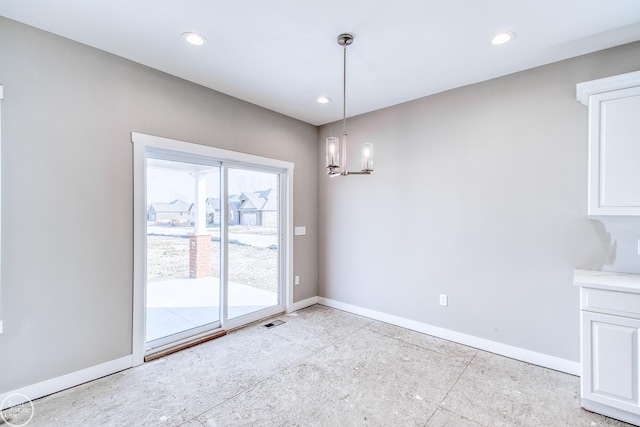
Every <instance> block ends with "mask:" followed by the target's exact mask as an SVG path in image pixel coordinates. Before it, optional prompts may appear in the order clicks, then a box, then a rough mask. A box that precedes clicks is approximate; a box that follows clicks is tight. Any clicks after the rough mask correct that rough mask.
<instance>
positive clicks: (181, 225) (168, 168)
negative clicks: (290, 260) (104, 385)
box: [145, 149, 284, 353]
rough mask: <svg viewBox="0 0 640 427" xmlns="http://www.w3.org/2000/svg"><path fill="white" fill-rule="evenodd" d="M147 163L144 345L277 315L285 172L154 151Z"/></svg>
mask: <svg viewBox="0 0 640 427" xmlns="http://www.w3.org/2000/svg"><path fill="white" fill-rule="evenodd" d="M145 162H146V164H145V170H146V176H145V181H146V182H145V194H146V251H145V253H146V260H145V263H146V280H145V285H146V292H145V342H146V344H145V351H146V352H147V353H152V352H154V350H157V349H159V348H166V347H167V346H170V345H171V344H172V343H179V342H182V341H185V340H188V339H189V338H190V337H195V336H199V335H202V334H206V333H208V332H212V331H215V330H217V329H223V328H229V327H236V326H238V325H241V324H242V323H248V322H252V321H255V320H257V319H259V318H261V317H267V316H270V315H272V314H275V313H277V312H278V311H282V310H283V308H284V301H283V299H284V298H283V286H282V285H281V283H282V282H283V280H282V272H281V270H282V266H283V265H284V263H283V260H282V256H281V250H282V244H281V242H283V239H282V238H281V234H282V228H283V226H282V224H283V221H282V214H281V210H282V206H283V204H282V203H281V197H280V191H281V190H280V189H281V187H282V186H283V183H284V176H283V175H284V171H282V170H278V169H274V168H269V167H264V166H260V165H255V164H242V163H238V162H226V161H224V160H221V159H217V158H213V157H206V156H201V155H198V156H194V155H190V154H189V153H180V152H175V151H168V150H154V149H149V150H147V152H146V156H145Z"/></svg>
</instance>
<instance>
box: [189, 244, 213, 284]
mask: <svg viewBox="0 0 640 427" xmlns="http://www.w3.org/2000/svg"><path fill="white" fill-rule="evenodd" d="M207 276H211V235H209V234H203V235H195V234H192V235H190V236H189V277H191V278H194V279H199V278H200V277H207Z"/></svg>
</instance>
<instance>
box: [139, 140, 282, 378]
mask: <svg viewBox="0 0 640 427" xmlns="http://www.w3.org/2000/svg"><path fill="white" fill-rule="evenodd" d="M131 142H132V144H133V194H134V200H133V335H132V345H131V349H132V359H133V360H132V363H133V366H137V365H140V364H142V363H143V362H144V356H145V325H144V322H145V316H144V310H145V300H146V295H145V291H146V290H145V282H144V280H145V275H146V271H145V270H146V262H145V253H146V222H145V214H146V206H145V204H146V185H145V175H146V162H145V158H146V157H147V152H149V151H176V152H179V153H182V155H185V153H186V156H193V157H194V158H197V157H200V156H202V157H207V158H215V159H216V160H220V161H222V162H226V163H227V164H229V165H231V164H237V165H241V166H244V167H251V168H255V169H257V170H259V169H261V168H263V167H266V168H269V169H281V170H282V178H281V182H282V181H284V182H282V184H283V185H282V188H281V191H282V194H281V202H280V203H281V209H282V212H283V218H282V224H283V228H282V233H281V239H282V241H283V243H284V245H283V246H284V251H283V253H282V256H283V262H282V265H281V268H283V270H282V271H283V276H284V277H283V280H282V286H283V287H284V289H283V294H282V295H283V297H284V300H283V301H282V302H283V307H284V309H285V310H287V311H289V310H290V309H291V307H293V173H294V164H293V163H292V162H288V161H284V160H278V159H272V158H268V157H261V156H257V155H253V154H247V153H241V152H237V151H231V150H225V149H221V148H216V147H211V146H208V145H201V144H194V143H191V142H186V141H180V140H175V139H169V138H163V137H158V136H153V135H148V134H143V133H138V132H132V133H131ZM255 320H258V319H255ZM255 320H254V321H255ZM229 323H232V322H229ZM227 326H228V327H233V324H229V325H227Z"/></svg>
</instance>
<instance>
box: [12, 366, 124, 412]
mask: <svg viewBox="0 0 640 427" xmlns="http://www.w3.org/2000/svg"><path fill="white" fill-rule="evenodd" d="M132 362H133V360H132V358H131V355H129V356H124V357H121V358H119V359H115V360H110V361H109V362H105V363H101V364H99V365H96V366H91V367H89V368H86V369H82V370H80V371H75V372H71V373H70V374H66V375H62V376H60V377H56V378H51V379H50V380H46V381H42V382H39V383H36V384H32V385H28V386H26V387H22V388H19V389H17V390H13V391H8V392H6V393H1V394H0V402H3V401H5V400H7V402H5V405H7V407H8V404H9V402H10V403H11V404H12V405H16V404H20V403H23V402H26V401H27V400H26V399H25V398H27V399H29V400H35V399H38V398H40V397H44V396H48V395H50V394H52V393H56V392H58V391H62V390H65V389H67V388H70V387H74V386H77V385H80V384H83V383H86V382H88V381H92V380H95V379H98V378H101V377H104V376H106V375H110V374H113V373H116V372H119V371H122V370H124V369H127V368H130V367H131V366H132ZM14 395H15V396H14ZM9 396H12V397H11V399H6V398H7V397H9ZM2 409H5V408H3V407H0V410H2Z"/></svg>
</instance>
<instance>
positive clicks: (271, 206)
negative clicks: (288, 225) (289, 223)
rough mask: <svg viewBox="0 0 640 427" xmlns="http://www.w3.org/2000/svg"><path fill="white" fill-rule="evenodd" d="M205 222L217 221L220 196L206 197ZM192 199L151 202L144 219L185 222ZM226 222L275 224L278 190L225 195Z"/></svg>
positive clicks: (175, 223)
mask: <svg viewBox="0 0 640 427" xmlns="http://www.w3.org/2000/svg"><path fill="white" fill-rule="evenodd" d="M206 206H207V226H217V225H220V199H219V198H215V197H208V198H207V201H206ZM195 209H196V206H195V203H187V202H185V201H183V200H179V199H178V200H174V201H173V202H170V203H152V204H151V205H149V209H147V221H149V222H152V223H155V224H156V225H172V226H178V225H180V226H189V225H192V224H193V221H194V218H195ZM229 225H256V226H269V227H275V226H277V225H278V192H277V191H276V190H274V189H272V188H270V189H268V190H263V191H255V192H251V193H241V194H232V195H230V196H229Z"/></svg>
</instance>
